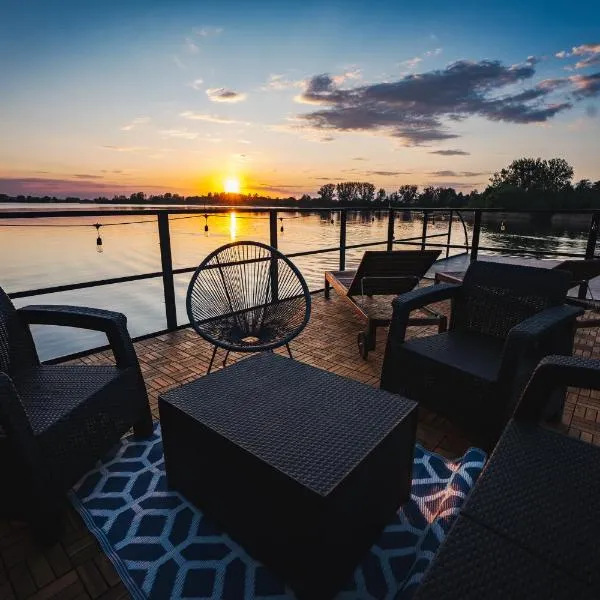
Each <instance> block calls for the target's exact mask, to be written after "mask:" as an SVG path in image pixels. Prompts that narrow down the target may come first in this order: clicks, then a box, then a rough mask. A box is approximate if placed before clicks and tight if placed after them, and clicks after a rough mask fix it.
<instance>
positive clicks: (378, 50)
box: [0, 0, 600, 197]
mask: <svg viewBox="0 0 600 600" xmlns="http://www.w3.org/2000/svg"><path fill="white" fill-rule="evenodd" d="M0 6H1V11H0V111H1V113H0V115H1V118H0V140H1V145H0V193H7V194H11V195H16V194H26V195H27V194H31V195H45V194H48V195H56V196H66V195H77V196H82V197H96V196H99V195H106V196H109V197H112V195H113V194H115V193H125V194H130V193H132V192H135V191H138V190H141V191H145V192H147V193H162V192H166V191H171V192H177V193H180V194H186V195H188V194H204V193H206V192H209V191H223V190H224V186H225V182H226V181H229V183H228V185H229V186H231V185H234V187H235V182H236V181H239V182H240V185H241V191H242V192H244V193H247V192H251V193H254V192H258V193H260V194H264V195H271V196H288V195H295V196H299V195H301V194H302V193H305V192H307V193H309V194H313V195H315V194H316V190H317V189H318V188H319V187H320V186H321V185H322V184H323V183H326V182H336V181H341V180H362V181H371V182H373V183H374V184H375V185H376V186H377V187H383V188H385V189H386V190H387V191H388V192H391V191H393V190H394V189H397V187H398V186H400V185H402V184H405V183H415V184H418V185H450V186H453V187H455V188H457V189H460V190H470V189H473V188H478V189H483V188H484V187H485V186H486V184H487V181H488V179H489V177H490V175H491V173H493V172H494V171H495V170H498V169H500V168H502V167H503V166H506V165H507V164H508V163H510V162H511V160H512V159H514V158H518V157H521V156H534V157H537V156H541V157H543V158H552V157H555V156H560V157H564V158H566V159H567V160H568V161H569V162H570V163H571V164H572V165H573V166H574V168H575V178H576V179H581V178H589V179H592V180H598V179H600V3H598V1H597V0H583V1H580V2H576V3H572V4H565V3H558V2H554V1H552V0H545V1H541V0H530V1H528V2H522V1H521V0H519V1H516V0H507V1H505V2H501V3H500V2H481V1H480V0H478V1H477V2H475V1H471V0H469V1H460V0H459V1H458V2H448V1H447V0H443V1H438V0H430V1H427V2H410V3H408V2H401V1H398V0H396V1H389V2H385V1H381V2H349V1H341V0H340V1H338V2H330V1H328V0H321V1H315V2H313V1H311V0H307V1H303V2H295V1H292V0H290V1H289V2H286V1H282V2H279V3H276V2H275V1H274V0H270V1H266V2H260V1H252V2H248V1H244V2H233V1H230V2H227V1H221V2H210V1H202V2H199V1H185V2H184V1H179V0H171V1H170V2H166V1H165V2H153V1H151V0H143V1H137V0H136V1H128V0H119V1H117V2H115V1H112V0H103V1H100V0H77V1H68V2H67V1H52V0H33V1H24V0H0Z"/></svg>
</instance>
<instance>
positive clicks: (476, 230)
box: [471, 209, 481, 262]
mask: <svg viewBox="0 0 600 600" xmlns="http://www.w3.org/2000/svg"><path fill="white" fill-rule="evenodd" d="M474 216H475V220H474V221H473V239H472V240H471V262H473V261H474V260H477V252H478V250H479V234H480V233H481V210H479V209H476V210H475V215H474Z"/></svg>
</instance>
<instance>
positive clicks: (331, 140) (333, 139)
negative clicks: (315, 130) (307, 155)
mask: <svg viewBox="0 0 600 600" xmlns="http://www.w3.org/2000/svg"><path fill="white" fill-rule="evenodd" d="M321 141H322V142H333V141H335V138H334V137H333V136H331V135H326V136H325V137H322V138H321Z"/></svg>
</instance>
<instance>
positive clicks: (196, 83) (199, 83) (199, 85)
mask: <svg viewBox="0 0 600 600" xmlns="http://www.w3.org/2000/svg"><path fill="white" fill-rule="evenodd" d="M203 83H204V79H194V81H192V83H190V87H192V88H194V89H195V90H200V89H202V84H203Z"/></svg>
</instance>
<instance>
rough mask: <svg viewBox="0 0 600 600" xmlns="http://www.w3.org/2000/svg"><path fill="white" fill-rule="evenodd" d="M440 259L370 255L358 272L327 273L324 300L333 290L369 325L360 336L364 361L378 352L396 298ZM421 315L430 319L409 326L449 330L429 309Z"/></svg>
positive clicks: (408, 253) (430, 254) (430, 253)
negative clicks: (378, 339)
mask: <svg viewBox="0 0 600 600" xmlns="http://www.w3.org/2000/svg"><path fill="white" fill-rule="evenodd" d="M439 255H440V251H439V250H421V251H417V250H395V251H392V252H385V251H367V252H365V254H364V256H363V258H362V260H361V262H360V265H359V266H358V269H356V270H349V271H326V272H325V298H327V299H328V298H329V290H330V288H333V289H334V290H335V291H336V292H337V294H338V295H339V296H340V297H341V298H344V299H346V300H347V301H348V303H349V304H350V306H351V307H352V308H353V310H354V312H355V313H356V314H357V315H358V316H359V317H360V318H362V319H365V320H366V321H367V330H366V331H361V332H360V333H359V334H358V351H359V352H360V355H361V356H362V357H363V358H365V359H366V358H367V356H368V354H369V351H370V350H374V349H375V343H376V334H377V327H385V326H387V325H389V324H390V320H391V318H392V300H393V298H394V297H395V296H397V295H399V294H404V293H405V292H409V291H410V290H412V289H413V288H414V287H416V286H417V284H418V283H419V281H420V280H421V278H422V277H423V276H424V275H425V273H427V271H428V270H429V269H430V267H431V265H433V263H434V262H435V261H436V260H437V259H438V257H439ZM421 311H423V312H425V313H427V314H428V315H429V316H427V317H416V318H414V319H410V321H409V325H431V324H435V325H437V326H438V328H439V330H440V331H445V330H446V325H447V322H446V317H444V316H442V315H439V314H437V313H436V312H434V311H432V310H430V309H427V308H424V309H421Z"/></svg>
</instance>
